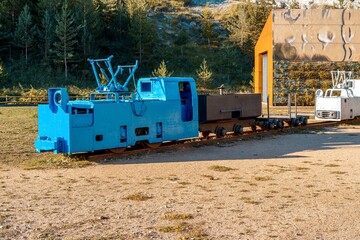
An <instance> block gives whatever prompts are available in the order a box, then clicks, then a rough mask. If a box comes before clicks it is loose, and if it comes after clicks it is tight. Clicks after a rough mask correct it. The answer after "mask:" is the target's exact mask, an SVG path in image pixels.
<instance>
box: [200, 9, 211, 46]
mask: <svg viewBox="0 0 360 240" xmlns="http://www.w3.org/2000/svg"><path fill="white" fill-rule="evenodd" d="M201 16H202V18H203V19H202V29H201V31H202V35H203V36H204V37H205V38H206V40H207V44H208V45H209V46H210V39H211V38H212V37H213V36H214V31H213V23H212V21H213V18H214V15H213V13H212V11H211V9H210V7H209V3H206V6H205V8H204V9H203V10H202V12H201Z"/></svg>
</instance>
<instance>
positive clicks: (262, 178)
mask: <svg viewBox="0 0 360 240" xmlns="http://www.w3.org/2000/svg"><path fill="white" fill-rule="evenodd" d="M254 179H255V180H256V181H270V180H274V179H273V178H272V177H270V176H256V177H254Z"/></svg>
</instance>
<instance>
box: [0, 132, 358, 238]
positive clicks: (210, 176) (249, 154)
mask: <svg viewBox="0 0 360 240" xmlns="http://www.w3.org/2000/svg"><path fill="white" fill-rule="evenodd" d="M359 134H360V126H358V125H354V126H340V127H333V128H324V129H317V130H306V132H301V133H297V134H286V135H277V136H266V137H263V138H261V139H252V140H235V141H234V140H231V141H225V142H217V143H214V144H212V145H207V146H201V145H192V144H188V145H184V147H181V148H179V149H176V150H175V149H174V150H171V149H169V150H166V151H153V152H150V153H147V154H143V155H137V156H131V157H120V158H119V159H116V160H104V161H102V162H101V163H98V164H94V165H92V166H89V167H85V168H73V169H53V170H22V169H20V168H17V167H13V166H9V165H0V166H1V167H0V238H1V239H231V240H232V239H360V221H359V219H360V201H359V198H360V137H359V136H360V135H359Z"/></svg>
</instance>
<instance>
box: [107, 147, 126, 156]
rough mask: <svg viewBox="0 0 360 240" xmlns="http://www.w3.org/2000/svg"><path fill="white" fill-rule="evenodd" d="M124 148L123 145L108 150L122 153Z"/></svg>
mask: <svg viewBox="0 0 360 240" xmlns="http://www.w3.org/2000/svg"><path fill="white" fill-rule="evenodd" d="M125 150H126V148H125V147H122V148H111V149H109V151H110V152H112V153H116V154H120V153H123V152H124V151H125Z"/></svg>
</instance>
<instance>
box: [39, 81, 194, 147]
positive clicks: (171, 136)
mask: <svg viewBox="0 0 360 240" xmlns="http://www.w3.org/2000/svg"><path fill="white" fill-rule="evenodd" d="M94 94H95V95H96V94H102V95H104V94H105V96H106V97H105V99H100V100H96V96H95V95H93V96H92V97H90V100H89V101H83V100H82V101H69V100H68V99H69V97H68V94H67V92H66V89H64V88H56V89H49V104H46V105H39V106H38V119H39V120H38V138H37V140H36V141H35V148H36V151H37V152H41V151H53V152H54V153H68V154H71V153H77V152H89V151H96V150H102V149H111V148H121V147H128V146H134V145H135V144H136V142H140V141H147V142H149V143H158V142H163V141H171V140H178V139H185V138H194V137H197V136H198V129H199V126H198V124H199V123H198V114H197V113H198V100H197V92H196V85H195V81H194V79H192V78H142V79H139V81H138V83H137V88H136V93H132V94H130V96H127V94H125V93H118V92H108V93H94Z"/></svg>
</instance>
